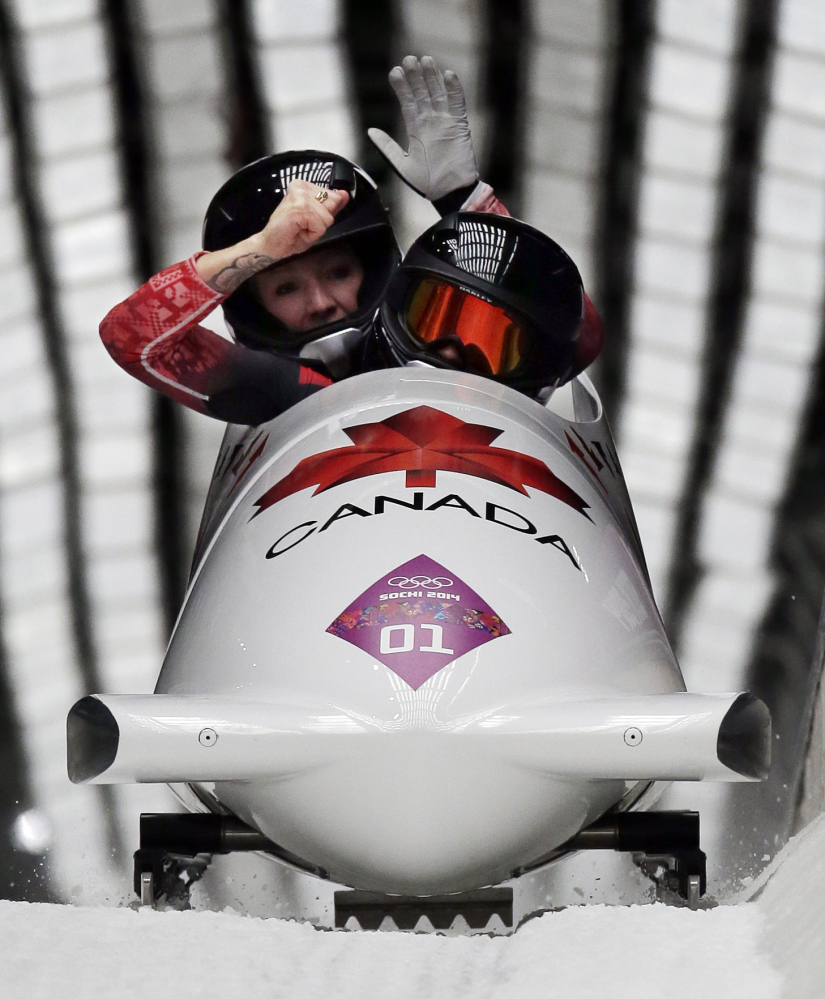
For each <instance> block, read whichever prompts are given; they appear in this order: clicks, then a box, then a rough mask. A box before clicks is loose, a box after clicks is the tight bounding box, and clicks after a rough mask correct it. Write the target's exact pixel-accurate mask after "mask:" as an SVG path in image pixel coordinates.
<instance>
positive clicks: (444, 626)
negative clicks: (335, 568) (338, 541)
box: [327, 555, 510, 690]
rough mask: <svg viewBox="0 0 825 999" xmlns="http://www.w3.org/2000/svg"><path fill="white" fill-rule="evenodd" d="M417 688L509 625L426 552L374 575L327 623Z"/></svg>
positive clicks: (331, 630)
mask: <svg viewBox="0 0 825 999" xmlns="http://www.w3.org/2000/svg"><path fill="white" fill-rule="evenodd" d="M327 631H328V632H329V633H330V635H336V636H337V637H338V638H343V639H344V641H345V642H352V644H353V645H357V646H358V648H359V649H363V650H364V651H365V652H366V653H368V654H369V655H370V656H372V658H373V659H377V660H378V661H379V662H381V663H383V664H384V665H385V666H386V667H387V668H388V669H391V670H392V671H393V673H397V674H398V676H400V677H401V679H402V680H404V681H405V682H406V683H408V684H409V685H410V686H411V687H412V688H413V690H418V688H419V687H420V686H421V685H422V684H423V683H425V682H426V681H427V680H429V678H430V677H431V676H433V675H434V674H435V673H437V672H438V671H439V670H440V669H443V668H444V667H445V666H447V665H448V664H449V663H451V662H454V661H455V660H456V659H458V657H459V656H463V655H464V653H465V652H471V651H472V650H473V649H477V648H478V647H479V646H480V645H484V643H485V642H491V641H492V640H493V639H494V638H500V637H501V636H502V635H509V634H510V629H509V628H508V627H507V625H506V624H505V623H504V622H503V621H502V620H501V618H500V617H499V616H498V614H496V612H495V611H494V610H493V608H492V607H490V605H489V604H488V603H487V602H486V601H485V600H482V599H481V597H480V596H479V595H478V594H477V593H476V592H475V590H472V589H471V588H470V587H469V586H468V585H467V584H466V583H465V582H464V581H463V580H461V579H459V578H458V576H456V575H455V573H453V572H450V571H449V570H448V569H445V568H444V566H443V565H439V564H438V562H436V561H434V560H433V559H431V558H428V557H427V556H426V555H419V556H418V558H414V559H410V561H409V562H405V563H404V564H403V565H399V566H398V567H397V568H396V569H392V570H391V571H390V572H388V573H387V574H386V575H385V576H382V577H381V578H380V579H378V580H376V582H374V583H373V584H372V586H370V587H369V588H368V589H366V590H364V592H363V593H362V594H361V596H360V597H356V598H355V600H353V602H352V603H351V604H350V605H349V607H347V609H346V610H344V611H342V612H341V613H340V614H339V615H338V617H336V619H335V620H334V621H333V622H332V624H331V625H330V626H329V627H328V628H327Z"/></svg>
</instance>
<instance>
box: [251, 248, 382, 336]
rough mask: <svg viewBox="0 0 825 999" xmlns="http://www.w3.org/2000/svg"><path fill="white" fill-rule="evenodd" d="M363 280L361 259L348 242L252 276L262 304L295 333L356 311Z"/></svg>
mask: <svg viewBox="0 0 825 999" xmlns="http://www.w3.org/2000/svg"><path fill="white" fill-rule="evenodd" d="M363 280H364V269H363V267H362V266H361V262H360V260H359V259H358V257H357V256H356V254H355V251H354V250H353V249H352V248H351V247H348V246H331V247H330V248H329V249H326V250H317V251H316V252H314V253H310V254H308V255H306V256H303V257H298V258H297V259H296V260H290V261H287V262H286V263H284V264H278V265H277V266H275V267H270V269H269V270H266V271H262V272H261V273H260V274H257V275H256V276H255V277H254V278H253V281H254V284H255V291H256V293H257V296H258V298H259V300H260V302H261V304H262V305H263V306H264V308H265V309H266V310H267V311H268V312H271V313H272V315H273V316H275V318H276V319H280V320H281V322H282V323H284V324H285V325H286V326H288V327H289V328H290V329H291V330H295V331H296V332H298V333H306V332H308V331H309V330H313V329H315V328H316V327H318V326H325V325H326V324H327V323H332V322H335V321H336V320H338V319H343V318H344V317H345V316H348V315H350V314H351V313H353V312H355V310H356V309H357V307H358V292H359V291H360V290H361V283H362V282H363Z"/></svg>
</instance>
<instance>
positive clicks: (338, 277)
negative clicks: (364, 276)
mask: <svg viewBox="0 0 825 999" xmlns="http://www.w3.org/2000/svg"><path fill="white" fill-rule="evenodd" d="M352 273H353V269H352V264H338V266H337V267H332V268H331V269H330V271H329V277H330V280H332V281H345V280H346V279H347V278H349V277H351V276H352Z"/></svg>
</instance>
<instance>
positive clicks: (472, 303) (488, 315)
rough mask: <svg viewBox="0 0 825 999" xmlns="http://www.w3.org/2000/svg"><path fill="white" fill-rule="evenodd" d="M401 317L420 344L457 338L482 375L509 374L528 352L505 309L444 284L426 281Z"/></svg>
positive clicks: (523, 336)
mask: <svg viewBox="0 0 825 999" xmlns="http://www.w3.org/2000/svg"><path fill="white" fill-rule="evenodd" d="M404 318H405V320H406V327H407V331H408V332H409V333H410V334H411V335H412V336H414V337H415V338H416V339H417V340H420V341H421V343H433V341H435V340H439V339H441V338H442V337H448V336H457V337H458V338H459V340H461V342H462V343H463V344H464V346H465V347H466V348H467V353H468V357H469V358H470V360H471V361H472V362H474V363H473V367H474V369H475V370H478V371H482V372H483V373H485V374H493V375H507V374H510V372H512V371H514V370H515V369H516V368H517V367H518V365H519V364H520V363H521V360H522V358H523V357H524V354H525V352H526V350H527V335H526V333H525V331H524V328H523V327H522V326H521V325H520V324H519V323H518V322H517V321H516V320H514V319H513V318H512V317H511V316H508V315H507V313H506V312H505V311H504V309H501V308H499V307H498V306H497V305H492V304H491V303H490V302H485V301H484V299H483V298H477V297H476V296H475V295H471V294H470V293H469V292H466V291H462V290H461V289H460V288H454V287H453V286H452V285H449V284H446V283H445V282H443V281H437V280H433V279H431V278H425V279H424V280H423V281H422V282H421V284H419V285H418V287H417V288H416V289H415V291H414V292H413V294H412V296H411V297H410V300H409V304H408V306H407V309H406V312H405V316H404ZM487 368H489V371H487V370H486V369H487Z"/></svg>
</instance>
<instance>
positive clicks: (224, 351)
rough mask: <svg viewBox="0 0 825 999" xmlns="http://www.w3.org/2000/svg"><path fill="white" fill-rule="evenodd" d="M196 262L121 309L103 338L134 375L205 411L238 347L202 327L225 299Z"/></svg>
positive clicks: (152, 282) (158, 279)
mask: <svg viewBox="0 0 825 999" xmlns="http://www.w3.org/2000/svg"><path fill="white" fill-rule="evenodd" d="M196 259H197V257H192V258H191V259H190V260H185V261H183V262H182V263H180V264H174V265H173V266H171V267H167V268H166V269H165V270H162V271H161V272H160V273H159V274H156V275H155V276H154V277H153V278H150V279H149V280H148V281H147V282H146V284H144V285H142V286H141V287H140V288H138V290H137V291H136V292H135V293H134V294H133V295H130V296H129V297H128V298H127V299H126V300H125V301H123V302H121V303H120V304H119V305H116V306H115V307H114V308H113V309H112V311H111V312H110V313H109V314H108V315H107V316H106V318H105V319H104V320H103V322H102V323H101V324H100V337H101V339H102V340H103V343H104V345H105V347H106V349H107V350H108V351H109V353H110V354H111V355H112V357H113V358H114V359H115V361H117V363H118V364H119V365H120V366H121V367H122V368H124V369H125V370H126V371H128V372H129V374H130V375H134V377H135V378H137V379H139V380H140V381H142V382H144V383H145V384H146V385H149V386H150V387H151V388H155V389H158V390H159V391H161V392H163V393H164V394H165V395H168V396H171V397H172V398H173V399H177V401H178V402H182V403H183V404H184V405H186V406H189V407H191V408H192V409H196V410H197V411H198V412H200V413H205V412H207V410H206V408H205V403H206V401H207V399H208V398H209V396H210V395H211V394H212V392H213V391H214V389H215V384H216V378H217V377H220V373H221V372H222V371H223V370H225V368H226V366H227V365H228V363H229V358H230V355H231V354H232V352H233V349H237V348H236V347H235V346H234V344H231V343H229V342H228V341H227V340H224V339H223V338H222V337H219V336H218V335H217V334H216V333H213V332H212V331H211V330H208V329H205V328H204V327H202V326H198V325H197V323H198V320H199V319H200V318H201V317H203V316H206V315H208V314H209V313H210V312H211V311H212V310H213V309H214V308H215V307H216V306H217V305H219V304H220V303H221V302H222V301H223V300H224V298H225V297H226V296H224V295H219V294H218V293H217V292H215V291H213V290H212V289H211V288H210V287H209V286H208V285H207V284H205V283H204V281H203V280H202V279H201V277H200V275H199V274H198V271H197V268H196V267H195V260H196Z"/></svg>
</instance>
